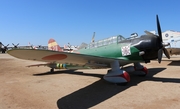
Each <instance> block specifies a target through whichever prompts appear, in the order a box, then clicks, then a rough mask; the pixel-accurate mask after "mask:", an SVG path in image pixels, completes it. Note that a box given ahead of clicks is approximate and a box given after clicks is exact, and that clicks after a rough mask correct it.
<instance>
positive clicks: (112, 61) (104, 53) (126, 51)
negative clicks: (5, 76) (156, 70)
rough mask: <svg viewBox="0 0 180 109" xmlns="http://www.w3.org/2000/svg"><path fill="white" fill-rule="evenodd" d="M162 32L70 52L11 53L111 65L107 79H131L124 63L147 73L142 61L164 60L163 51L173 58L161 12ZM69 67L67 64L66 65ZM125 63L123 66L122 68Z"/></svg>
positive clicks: (109, 40)
mask: <svg viewBox="0 0 180 109" xmlns="http://www.w3.org/2000/svg"><path fill="white" fill-rule="evenodd" d="M156 20H157V30H158V35H155V34H147V35H142V36H140V37H138V38H134V39H125V38H124V37H122V36H121V35H118V36H113V37H110V38H107V39H104V40H100V41H96V42H94V43H90V44H89V45H88V46H86V47H85V48H82V49H79V50H77V51H76V52H73V53H69V52H63V51H52V50H32V49H13V50H9V51H8V54H10V55H12V56H14V57H17V58H20V59H25V60H35V61H42V62H50V63H63V64H64V65H74V66H88V67H89V66H90V67H92V68H93V67H94V68H98V67H106V68H111V69H110V70H108V71H107V74H106V75H104V79H105V80H106V81H109V82H112V83H127V82H129V81H130V76H129V74H128V69H123V66H125V65H127V64H130V63H133V64H134V66H133V68H134V70H135V71H139V72H140V74H142V75H144V76H145V75H146V74H147V73H148V71H147V68H146V67H144V66H143V65H141V64H140V62H145V63H149V62H150V61H151V60H154V59H158V62H159V63H161V59H162V53H163V52H164V54H165V55H166V57H167V58H170V56H169V54H168V52H167V50H166V48H165V46H167V45H166V44H164V43H163V40H162V33H161V27H160V23H159V19H158V16H156ZM63 64H62V67H65V68H66V66H63ZM120 67H121V68H120Z"/></svg>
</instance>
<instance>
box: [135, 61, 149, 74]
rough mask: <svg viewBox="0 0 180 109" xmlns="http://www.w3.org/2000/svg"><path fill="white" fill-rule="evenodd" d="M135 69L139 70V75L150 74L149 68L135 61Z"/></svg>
mask: <svg viewBox="0 0 180 109" xmlns="http://www.w3.org/2000/svg"><path fill="white" fill-rule="evenodd" d="M134 70H135V71H138V72H137V73H138V75H139V76H146V75H147V74H148V70H147V68H146V67H144V66H143V65H141V64H140V63H139V62H137V63H134Z"/></svg>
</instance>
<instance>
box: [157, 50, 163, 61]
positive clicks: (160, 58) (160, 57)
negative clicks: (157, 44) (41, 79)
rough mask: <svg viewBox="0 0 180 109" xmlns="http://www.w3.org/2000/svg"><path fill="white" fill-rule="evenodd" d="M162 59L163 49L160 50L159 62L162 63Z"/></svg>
mask: <svg viewBox="0 0 180 109" xmlns="http://www.w3.org/2000/svg"><path fill="white" fill-rule="evenodd" d="M161 60H162V49H159V50H158V62H159V63H161Z"/></svg>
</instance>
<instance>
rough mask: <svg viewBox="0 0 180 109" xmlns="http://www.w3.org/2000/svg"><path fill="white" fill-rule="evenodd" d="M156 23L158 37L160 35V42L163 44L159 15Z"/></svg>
mask: <svg viewBox="0 0 180 109" xmlns="http://www.w3.org/2000/svg"><path fill="white" fill-rule="evenodd" d="M156 21H157V30H158V35H159V37H160V41H161V42H162V32H161V26H160V23H159V18H158V15H156Z"/></svg>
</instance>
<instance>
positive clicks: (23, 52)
mask: <svg viewBox="0 0 180 109" xmlns="http://www.w3.org/2000/svg"><path fill="white" fill-rule="evenodd" d="M7 53H8V54H10V55H12V56H14V57H16V58H20V59H25V60H34V61H42V62H57V63H67V64H74V65H87V64H99V65H100V64H102V65H109V63H111V62H113V61H114V60H119V62H120V64H121V65H126V64H129V63H132V62H133V61H130V60H128V59H126V58H124V57H122V58H118V59H117V58H107V57H99V56H93V55H87V54H79V53H68V52H59V51H51V50H39V49H38V50H34V49H12V50H9V51H7Z"/></svg>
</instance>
